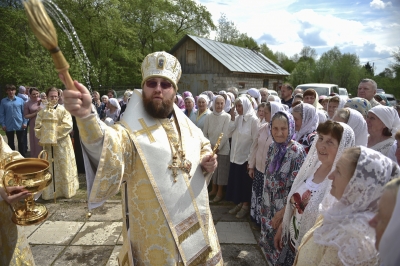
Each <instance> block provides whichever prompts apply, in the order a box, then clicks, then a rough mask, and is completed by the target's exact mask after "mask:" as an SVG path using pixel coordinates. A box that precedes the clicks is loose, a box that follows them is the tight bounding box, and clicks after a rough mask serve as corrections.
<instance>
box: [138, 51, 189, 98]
mask: <svg viewBox="0 0 400 266" xmlns="http://www.w3.org/2000/svg"><path fill="white" fill-rule="evenodd" d="M181 74H182V68H181V64H180V63H179V61H178V59H176V57H175V56H173V55H171V54H169V53H167V52H164V51H162V52H155V53H152V54H149V55H147V56H146V58H145V59H144V60H143V63H142V78H143V80H142V88H143V84H144V82H145V81H146V80H147V79H149V78H153V77H154V78H165V79H168V80H169V81H170V82H171V83H172V84H173V85H174V87H175V90H176V91H177V90H178V81H179V79H180V77H181Z"/></svg>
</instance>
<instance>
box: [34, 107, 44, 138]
mask: <svg viewBox="0 0 400 266" xmlns="http://www.w3.org/2000/svg"><path fill="white" fill-rule="evenodd" d="M42 115H43V110H40V111H39V113H38V114H37V116H36V121H35V125H34V126H35V136H36V138H38V139H41V134H40V132H41V130H40V129H41V128H42Z"/></svg>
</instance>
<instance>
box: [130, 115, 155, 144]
mask: <svg viewBox="0 0 400 266" xmlns="http://www.w3.org/2000/svg"><path fill="white" fill-rule="evenodd" d="M139 123H140V124H141V125H142V127H143V129H141V130H137V131H135V132H134V134H135V135H136V136H140V135H143V134H146V135H147V137H148V138H149V141H150V143H153V142H156V140H155V139H154V137H153V135H152V134H151V131H153V130H156V129H157V128H158V127H159V125H158V124H155V125H153V126H150V127H148V126H147V125H146V122H145V121H144V119H143V118H140V119H139Z"/></svg>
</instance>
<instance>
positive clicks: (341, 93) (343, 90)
mask: <svg viewBox="0 0 400 266" xmlns="http://www.w3.org/2000/svg"><path fill="white" fill-rule="evenodd" d="M339 97H340V98H342V99H343V100H345V101H347V100H348V99H349V93H348V92H347V89H346V88H339Z"/></svg>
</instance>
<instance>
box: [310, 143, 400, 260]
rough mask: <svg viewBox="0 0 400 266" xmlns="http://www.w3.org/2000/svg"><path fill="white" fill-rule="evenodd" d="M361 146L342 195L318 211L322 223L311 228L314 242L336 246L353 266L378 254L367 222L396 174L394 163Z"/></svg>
mask: <svg viewBox="0 0 400 266" xmlns="http://www.w3.org/2000/svg"><path fill="white" fill-rule="evenodd" d="M359 148H360V149H361V154H360V157H359V159H358V161H357V166H356V169H355V171H354V174H353V176H352V177H351V179H350V181H349V183H348V184H347V186H346V188H345V190H344V192H343V196H342V197H341V199H340V200H339V201H338V200H336V201H335V202H334V203H333V205H332V206H331V207H330V208H328V209H327V210H322V211H321V214H322V215H323V217H324V220H323V224H322V225H321V226H320V227H319V228H317V229H316V230H315V231H314V242H315V243H317V244H320V245H324V246H332V247H335V248H337V249H338V257H339V259H340V261H341V262H342V263H343V264H344V265H356V264H361V263H362V262H365V261H369V260H371V259H372V258H374V257H376V256H378V253H377V251H376V249H375V232H374V229H373V228H372V227H370V226H369V224H368V221H369V220H371V218H372V217H373V216H374V215H375V213H376V212H377V211H378V200H379V199H380V197H381V196H382V193H383V190H384V186H385V184H386V183H387V182H389V181H390V180H392V179H393V178H396V177H398V176H399V174H400V168H399V166H398V165H397V163H395V162H393V161H392V160H391V159H389V158H388V157H386V156H384V155H383V154H381V153H380V152H377V151H374V150H372V149H369V148H367V147H363V146H359Z"/></svg>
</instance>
